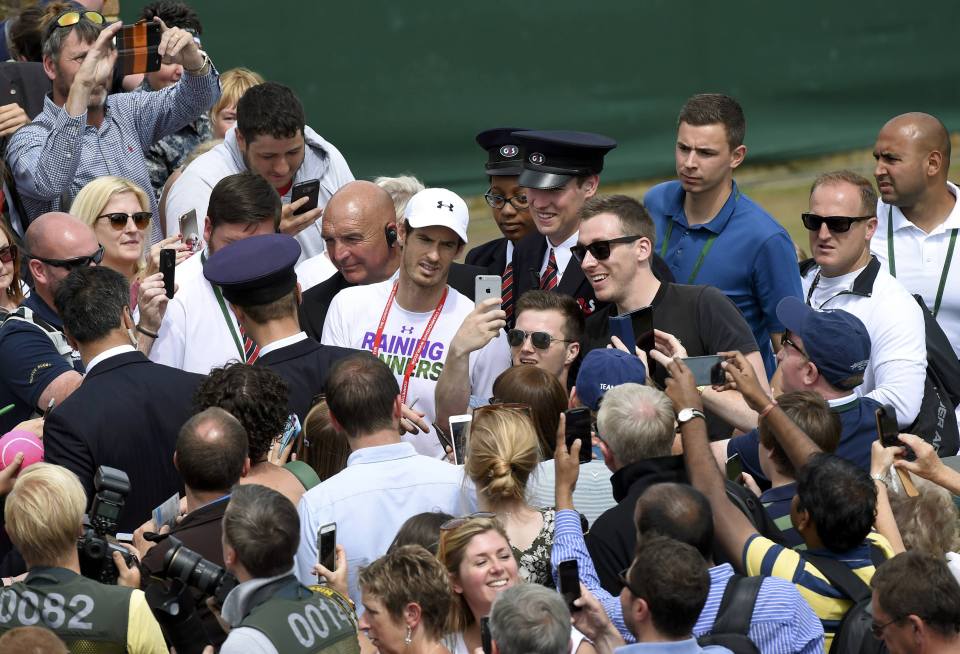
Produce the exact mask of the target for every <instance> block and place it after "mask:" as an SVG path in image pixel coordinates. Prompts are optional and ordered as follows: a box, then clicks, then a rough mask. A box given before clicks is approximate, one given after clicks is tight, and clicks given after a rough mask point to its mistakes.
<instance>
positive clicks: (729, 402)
mask: <svg viewBox="0 0 960 654" xmlns="http://www.w3.org/2000/svg"><path fill="white" fill-rule="evenodd" d="M701 397H702V398H703V406H704V407H706V408H707V409H710V412H711V413H713V414H714V415H716V416H717V417H719V418H720V419H721V420H723V421H724V422H725V423H727V424H728V425H731V426H732V427H735V428H737V429H739V430H740V431H742V432H748V431H750V430H752V429H756V428H757V412H756V411H754V410H753V409H751V408H750V407H749V406H747V403H746V402H745V401H744V400H743V396H742V395H740V393H738V392H737V391H722V392H717V391H715V390H713V389H712V388H709V387H708V388H705V389H703V395H702V396H701Z"/></svg>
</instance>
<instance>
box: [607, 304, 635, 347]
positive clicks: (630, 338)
mask: <svg viewBox="0 0 960 654" xmlns="http://www.w3.org/2000/svg"><path fill="white" fill-rule="evenodd" d="M609 325H610V336H616V337H617V338H619V339H620V341H621V342H622V343H623V344H624V345H626V346H627V349H629V348H630V347H631V345H636V343H637V339H636V337H635V336H634V335H633V321H632V320H631V319H630V314H627V315H625V316H610V320H609ZM631 354H632V353H631Z"/></svg>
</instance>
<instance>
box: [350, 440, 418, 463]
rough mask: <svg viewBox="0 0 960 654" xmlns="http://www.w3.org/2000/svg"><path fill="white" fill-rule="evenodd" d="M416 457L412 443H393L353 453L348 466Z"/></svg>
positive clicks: (365, 448)
mask: <svg viewBox="0 0 960 654" xmlns="http://www.w3.org/2000/svg"><path fill="white" fill-rule="evenodd" d="M416 455H417V450H416V449H414V447H413V445H411V444H410V443H404V442H400V443H391V444H390V445H376V446H374V447H364V448H361V449H359V450H356V451H355V452H351V453H350V456H349V457H348V458H347V465H348V466H355V465H362V464H364V463H381V462H383V461H393V460H395V459H406V458H408V457H411V456H416Z"/></svg>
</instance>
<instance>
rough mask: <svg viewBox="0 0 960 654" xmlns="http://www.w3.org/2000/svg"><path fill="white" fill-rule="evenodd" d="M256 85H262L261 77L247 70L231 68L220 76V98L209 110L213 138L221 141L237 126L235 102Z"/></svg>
mask: <svg viewBox="0 0 960 654" xmlns="http://www.w3.org/2000/svg"><path fill="white" fill-rule="evenodd" d="M257 84H263V77H261V76H260V74H259V73H255V72H253V71H252V70H250V69H249V68H231V69H230V70H228V71H226V72H225V73H223V74H222V75H220V98H219V99H218V100H217V101H216V102H215V103H214V105H213V106H212V107H211V108H210V125H211V127H213V138H215V139H222V138H223V137H224V136H226V135H227V132H228V131H229V130H230V128H231V127H233V126H234V125H236V124H237V102H239V100H240V96H242V95H243V94H244V93H246V92H247V89H249V88H251V87H253V86H256V85H257Z"/></svg>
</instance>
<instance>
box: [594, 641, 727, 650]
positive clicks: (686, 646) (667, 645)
mask: <svg viewBox="0 0 960 654" xmlns="http://www.w3.org/2000/svg"><path fill="white" fill-rule="evenodd" d="M613 651H614V654H653V652H666V653H667V654H697V653H698V652H702V651H704V650H703V648H701V647H700V645H699V644H698V643H697V641H696V640H694V639H693V638H688V639H687V640H676V641H673V642H659V643H634V644H632V645H626V646H624V647H618V648H617V649H615V650H613ZM721 651H726V650H721Z"/></svg>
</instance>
